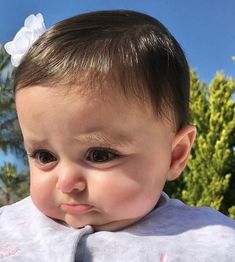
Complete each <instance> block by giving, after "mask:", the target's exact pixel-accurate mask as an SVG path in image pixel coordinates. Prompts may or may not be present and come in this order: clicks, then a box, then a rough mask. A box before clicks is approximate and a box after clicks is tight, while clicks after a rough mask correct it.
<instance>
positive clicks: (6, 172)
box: [0, 45, 28, 205]
mask: <svg viewBox="0 0 235 262" xmlns="http://www.w3.org/2000/svg"><path fill="white" fill-rule="evenodd" d="M0 150H2V151H3V152H4V153H8V152H9V151H10V152H14V153H15V154H16V155H17V156H18V157H19V159H22V161H24V160H23V157H24V149H23V143H22V136H21V132H20V129H19V125H18V121H17V116H16V110H15V103H14V96H13V89H12V68H11V67H10V64H9V56H8V55H7V54H6V52H5V51H4V49H3V48H2V46H1V45H0ZM25 173H26V171H25V172H22V173H20V174H18V173H17V170H16V167H15V166H13V165H11V164H10V163H4V164H3V166H2V167H0V205H3V204H7V203H11V202H14V201H15V200H17V199H18V198H20V197H22V196H25V195H26V193H27V192H28V181H27V176H26V174H25Z"/></svg>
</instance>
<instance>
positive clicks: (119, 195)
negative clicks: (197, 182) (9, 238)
mask: <svg viewBox="0 0 235 262" xmlns="http://www.w3.org/2000/svg"><path fill="white" fill-rule="evenodd" d="M60 88H61V87H58V88H49V87H40V86H34V87H29V88H25V89H22V90H19V91H18V92H17V94H16V106H17V111H18V116H19V121H20V125H21V129H22V132H23V136H24V143H25V148H26V151H27V153H28V155H29V165H30V176H31V189H30V191H31V196H32V200H33V202H34V203H35V205H36V206H37V207H38V208H39V209H40V210H41V211H42V212H43V213H44V214H45V215H47V216H49V217H51V218H54V219H58V220H61V221H64V222H66V223H67V224H68V225H70V226H72V227H75V228H80V227H83V226H85V225H92V226H93V227H94V228H95V229H96V230H117V229H120V228H123V227H125V226H127V225H130V224H132V223H134V222H135V221H137V220H139V219H140V218H142V217H143V216H145V215H146V214H147V213H149V212H150V211H151V210H152V209H153V208H154V206H155V205H156V203H157V201H158V199H159V197H160V194H161V192H162V189H163V186H164V184H165V181H166V179H167V178H169V177H168V176H169V174H170V168H171V152H172V141H173V138H174V134H173V131H172V127H171V126H170V124H168V123H167V122H165V121H157V120H156V119H155V118H154V116H153V115H152V113H151V112H150V111H148V110H147V109H144V107H143V106H140V105H139V104H137V103H134V102H133V103H131V102H129V104H128V103H127V101H125V99H123V98H122V99H121V98H119V97H118V96H115V95H112V94H109V98H108V99H107V100H106V101H105V100H104V99H100V98H98V97H95V96H94V97H93V98H91V97H88V96H81V95H79V94H74V93H73V94H67V95H64V93H63V92H61V90H60Z"/></svg>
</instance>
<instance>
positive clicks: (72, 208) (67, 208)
mask: <svg viewBox="0 0 235 262" xmlns="http://www.w3.org/2000/svg"><path fill="white" fill-rule="evenodd" d="M61 208H62V209H63V211H64V212H66V213H69V214H75V215H78V214H83V213H86V212H88V211H89V210H90V209H91V208H92V206H90V205H85V204H81V205H69V204H62V205H61Z"/></svg>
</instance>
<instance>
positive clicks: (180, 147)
mask: <svg viewBox="0 0 235 262" xmlns="http://www.w3.org/2000/svg"><path fill="white" fill-rule="evenodd" d="M195 137H196V128H195V127H194V126H191V125H186V126H184V127H183V128H181V129H180V130H179V131H178V132H177V133H176V135H175V137H174V140H173V142H172V152H171V166H170V170H169V172H168V175H167V180H169V181H170V180H174V179H176V178H177V177H178V176H179V175H180V174H181V172H182V171H183V170H184V168H185V166H186V164H187V162H188V157H189V154H190V151H191V148H192V145H193V142H194V139H195Z"/></svg>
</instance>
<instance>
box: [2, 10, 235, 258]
mask: <svg viewBox="0 0 235 262" xmlns="http://www.w3.org/2000/svg"><path fill="white" fill-rule="evenodd" d="M30 21H31V22H30ZM38 21H39V24H38ZM40 23H41V24H40ZM33 27H34V28H35V31H34V34H33V33H32V30H33V29H32V28H33ZM24 28H25V29H24V30H23V29H22V30H21V33H20V34H18V36H17V37H18V38H17V37H16V38H15V40H14V41H15V42H14V41H13V42H11V43H8V44H7V45H6V49H7V50H8V51H9V53H11V54H12V61H13V64H14V63H15V65H19V67H18V68H17V70H16V75H15V85H14V87H15V101H16V108H17V113H18V118H19V123H20V127H21V130H22V134H23V137H24V145H25V149H26V152H27V154H28V159H29V166H30V197H27V198H26V199H23V200H21V201H20V202H17V203H15V204H13V205H9V206H5V207H3V208H1V209H0V227H1V228H0V260H2V261H4V262H5V261H22V262H27V261H30V262H31V261H40V262H41V261H45V262H46V261H50V262H53V261H63V262H67V261H84V262H91V261H94V262H102V261H104V262H106V261H107V262H127V261H128V262H129V261H133V262H144V261H151V262H152V261H159V262H160V261H180V262H181V261H200V262H202V261H207V262H208V261H220V262H221V261H227V262H229V261H230V262H231V261H235V253H234V251H233V248H234V247H235V222H234V221H233V220H231V219H229V218H227V217H226V216H224V215H222V214H221V213H219V212H217V211H215V210H212V209H210V208H207V207H201V208H199V207H189V206H187V205H185V204H183V203H182V202H180V201H179V200H174V199H170V198H169V197H168V196H167V195H166V194H165V193H164V192H163V187H164V185H165V182H166V181H167V180H169V181H170V180H174V179H176V178H177V177H178V176H179V175H180V173H181V172H182V171H183V169H184V167H185V165H186V164H187V160H188V157H189V154H190V149H191V146H192V144H193V141H194V138H195V135H196V130H195V127H194V126H192V125H190V124H188V107H189V67H188V64H187V61H186V58H185V56H184V53H183V51H182V49H181V47H180V45H179V44H178V42H177V41H176V40H175V39H174V37H173V36H172V35H171V34H170V33H169V31H168V30H167V29H166V28H165V27H164V26H163V25H162V24H161V23H160V22H159V21H157V20H156V19H154V18H152V17H150V16H148V15H145V14H141V13H137V12H133V11H124V10H123V11H99V12H92V13H86V14H82V15H79V16H75V17H72V18H69V19H67V20H64V21H61V22H59V23H58V24H56V25H54V26H53V27H51V28H50V29H49V30H47V31H45V30H44V24H43V18H42V16H41V15H40V14H39V15H37V16H36V17H35V16H31V17H30V19H27V20H26V22H25V27H24ZM27 28H28V29H27ZM27 30H28V31H27ZM30 30H31V31H30ZM44 31H45V32H44ZM28 35H30V37H28ZM25 36H27V37H28V38H27V41H26V40H25V38H24V37H25ZM35 36H36V38H37V37H39V38H38V39H37V40H36V41H35ZM31 38H32V39H33V42H34V41H35V42H34V43H33V45H32V46H31V47H30V48H29V50H28V48H27V44H28V41H29V39H31ZM32 39H31V40H32ZM18 45H20V46H18ZM14 48H15V49H14ZM17 48H18V49H17ZM14 50H18V51H19V52H18V53H17V52H16V53H14ZM22 50H23V51H22ZM13 53H14V54H13Z"/></svg>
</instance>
